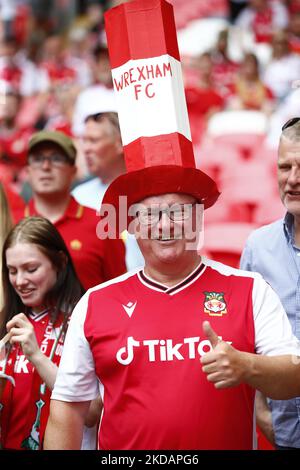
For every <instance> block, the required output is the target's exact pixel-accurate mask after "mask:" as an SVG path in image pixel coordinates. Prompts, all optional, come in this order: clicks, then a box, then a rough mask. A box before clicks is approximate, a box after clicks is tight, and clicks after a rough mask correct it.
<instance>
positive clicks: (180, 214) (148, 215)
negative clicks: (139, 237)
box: [136, 202, 197, 225]
mask: <svg viewBox="0 0 300 470" xmlns="http://www.w3.org/2000/svg"><path fill="white" fill-rule="evenodd" d="M196 204H197V203H196V202H194V203H193V204H173V205H172V206H171V207H166V208H165V209H161V208H159V207H154V206H151V207H149V208H147V209H141V210H139V211H137V212H136V217H137V219H138V221H139V222H140V224H141V225H155V224H157V223H158V222H159V221H160V219H161V217H162V215H163V214H167V216H168V217H169V219H170V220H171V221H172V222H184V221H185V220H188V219H189V218H190V217H191V215H192V210H193V206H195V205H196Z"/></svg>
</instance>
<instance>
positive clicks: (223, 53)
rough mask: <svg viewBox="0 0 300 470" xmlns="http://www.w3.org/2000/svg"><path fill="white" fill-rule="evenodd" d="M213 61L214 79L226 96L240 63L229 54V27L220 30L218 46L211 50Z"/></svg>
mask: <svg viewBox="0 0 300 470" xmlns="http://www.w3.org/2000/svg"><path fill="white" fill-rule="evenodd" d="M211 58H212V62H213V80H214V83H217V84H218V90H220V91H221V93H222V96H224V97H226V96H227V95H228V93H229V89H230V87H231V86H232V84H233V83H234V81H235V77H236V74H237V71H238V70H239V64H237V63H236V62H234V61H233V60H231V59H230V57H229V54H228V29H224V30H222V31H220V33H219V36H218V39H217V43H216V47H215V48H214V49H213V50H212V51H211Z"/></svg>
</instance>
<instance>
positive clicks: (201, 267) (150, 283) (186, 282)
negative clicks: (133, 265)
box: [138, 262, 206, 295]
mask: <svg viewBox="0 0 300 470" xmlns="http://www.w3.org/2000/svg"><path fill="white" fill-rule="evenodd" d="M205 269H206V266H205V264H203V263H202V262H201V263H200V264H198V266H197V267H196V268H195V269H194V270H193V271H192V272H191V273H190V274H189V275H188V276H187V277H186V278H185V279H183V280H182V281H180V282H179V283H178V284H176V285H175V286H171V287H169V286H165V285H164V284H161V283H159V282H157V281H155V280H153V279H151V278H150V277H149V276H147V275H146V274H145V271H144V270H142V271H139V272H138V277H139V280H140V281H141V282H142V284H144V285H145V286H147V287H149V289H153V290H156V291H158V292H164V293H165V294H169V295H174V294H177V293H178V292H180V291H182V290H183V289H186V288H187V287H188V286H190V285H191V284H193V282H195V281H196V280H197V279H198V278H199V277H200V276H201V275H202V274H203V273H204V271H205Z"/></svg>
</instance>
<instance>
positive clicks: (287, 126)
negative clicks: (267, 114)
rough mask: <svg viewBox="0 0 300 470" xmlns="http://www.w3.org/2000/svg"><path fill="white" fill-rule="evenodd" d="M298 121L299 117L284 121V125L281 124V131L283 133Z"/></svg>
mask: <svg viewBox="0 0 300 470" xmlns="http://www.w3.org/2000/svg"><path fill="white" fill-rule="evenodd" d="M299 121H300V117H293V118H291V119H289V120H288V121H286V123H285V124H283V126H282V128H281V130H282V131H284V130H285V129H288V128H289V127H292V126H293V125H294V124H297V122H299Z"/></svg>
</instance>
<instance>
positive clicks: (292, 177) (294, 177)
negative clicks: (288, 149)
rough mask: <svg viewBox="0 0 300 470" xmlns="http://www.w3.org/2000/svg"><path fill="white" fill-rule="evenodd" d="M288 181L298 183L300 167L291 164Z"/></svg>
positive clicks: (299, 181) (292, 183)
mask: <svg viewBox="0 0 300 470" xmlns="http://www.w3.org/2000/svg"><path fill="white" fill-rule="evenodd" d="M288 183H289V184H290V185H293V186H294V185H296V184H300V168H299V167H298V166H293V167H292V168H291V171H290V172H289V176H288Z"/></svg>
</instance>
